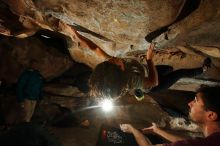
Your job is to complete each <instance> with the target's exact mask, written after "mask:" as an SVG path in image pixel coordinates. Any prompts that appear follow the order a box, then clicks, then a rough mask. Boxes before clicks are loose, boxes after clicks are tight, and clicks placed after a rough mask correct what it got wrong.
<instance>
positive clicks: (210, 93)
mask: <svg viewBox="0 0 220 146" xmlns="http://www.w3.org/2000/svg"><path fill="white" fill-rule="evenodd" d="M197 93H202V96H201V98H202V100H203V102H204V106H205V108H206V109H207V110H210V111H213V112H215V113H216V114H217V115H218V118H217V121H220V86H213V87H209V86H201V87H200V88H199V89H198V90H197Z"/></svg>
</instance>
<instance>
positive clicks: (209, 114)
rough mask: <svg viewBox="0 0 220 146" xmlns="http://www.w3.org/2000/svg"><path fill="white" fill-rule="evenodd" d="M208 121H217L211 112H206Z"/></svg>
mask: <svg viewBox="0 0 220 146" xmlns="http://www.w3.org/2000/svg"><path fill="white" fill-rule="evenodd" d="M208 119H209V120H210V121H215V120H217V119H218V115H217V114H216V113H215V112H213V111H208Z"/></svg>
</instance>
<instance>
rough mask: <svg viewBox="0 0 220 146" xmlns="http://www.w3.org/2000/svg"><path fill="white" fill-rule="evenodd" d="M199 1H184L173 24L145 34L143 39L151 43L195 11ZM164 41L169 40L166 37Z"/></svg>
mask: <svg viewBox="0 0 220 146" xmlns="http://www.w3.org/2000/svg"><path fill="white" fill-rule="evenodd" d="M200 2H201V0H193V1H192V0H186V2H185V4H184V6H183V8H182V10H181V12H180V14H179V15H178V17H177V18H176V20H175V21H174V22H172V23H171V24H169V25H166V26H164V27H161V28H159V29H157V30H155V31H153V32H150V33H149V34H147V36H146V37H145V40H146V41H147V42H149V43H151V42H152V40H153V39H155V38H156V37H158V36H159V35H161V34H162V33H164V32H166V31H168V28H169V26H171V25H173V24H175V23H177V22H179V21H181V20H182V19H184V18H185V17H187V16H189V15H190V14H191V13H192V12H193V11H195V10H196V9H197V8H198V7H199V4H200ZM165 39H166V40H169V38H168V36H165Z"/></svg>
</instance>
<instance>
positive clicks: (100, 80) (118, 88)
mask: <svg viewBox="0 0 220 146" xmlns="http://www.w3.org/2000/svg"><path fill="white" fill-rule="evenodd" d="M125 85H126V82H125V81H124V75H123V71H122V70H121V69H120V67H119V66H118V65H116V64H113V63H110V62H108V61H105V62H102V63H100V64H98V65H97V66H96V68H95V69H94V71H93V73H92V74H91V76H90V79H89V87H90V91H89V95H90V96H91V97H95V98H105V97H110V98H115V97H118V96H120V95H121V93H122V92H123V89H124V88H125Z"/></svg>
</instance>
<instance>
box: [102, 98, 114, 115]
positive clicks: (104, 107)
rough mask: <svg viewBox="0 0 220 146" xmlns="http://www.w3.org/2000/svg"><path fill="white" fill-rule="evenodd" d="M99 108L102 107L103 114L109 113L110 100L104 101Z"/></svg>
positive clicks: (111, 105) (111, 103)
mask: <svg viewBox="0 0 220 146" xmlns="http://www.w3.org/2000/svg"><path fill="white" fill-rule="evenodd" d="M100 106H101V107H102V109H103V111H105V112H110V111H112V109H113V102H112V100H110V99H104V100H103V101H102V102H101V103H100Z"/></svg>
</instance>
